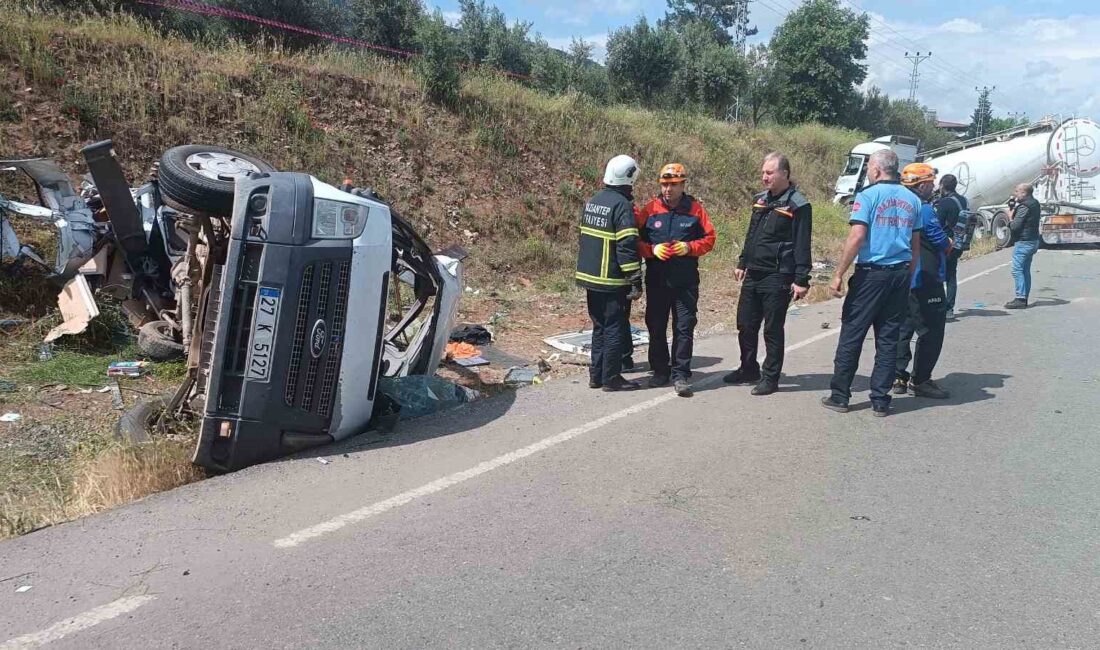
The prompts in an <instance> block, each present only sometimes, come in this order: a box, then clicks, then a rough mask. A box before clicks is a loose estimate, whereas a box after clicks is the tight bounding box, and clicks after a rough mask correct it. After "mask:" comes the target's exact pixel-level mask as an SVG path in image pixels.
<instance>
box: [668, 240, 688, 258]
mask: <svg viewBox="0 0 1100 650" xmlns="http://www.w3.org/2000/svg"><path fill="white" fill-rule="evenodd" d="M690 252H691V246H688V245H687V243H685V242H682V241H678V242H675V243H673V244H672V254H673V255H675V256H677V257H683V256H685V255H687V254H688V253H690Z"/></svg>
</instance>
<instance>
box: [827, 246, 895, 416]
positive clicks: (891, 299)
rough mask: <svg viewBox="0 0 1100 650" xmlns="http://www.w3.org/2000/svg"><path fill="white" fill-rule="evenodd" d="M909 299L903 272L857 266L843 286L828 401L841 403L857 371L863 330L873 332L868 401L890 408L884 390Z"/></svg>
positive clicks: (889, 382) (848, 394)
mask: <svg viewBox="0 0 1100 650" xmlns="http://www.w3.org/2000/svg"><path fill="white" fill-rule="evenodd" d="M908 300H909V267H908V265H901V266H899V267H890V268H881V267H880V268H867V267H857V268H856V272H855V273H854V274H853V275H852V278H851V279H850V280H849V281H848V296H847V297H846V298H845V299H844V307H843V308H842V310H841V317H840V322H841V325H840V340H839V341H838V342H837V345H836V357H835V358H834V359H833V379H832V382H830V384H829V386H830V388H831V389H832V393H833V401H835V402H839V403H840V404H847V403H848V400H850V399H851V398H852V380H854V379H855V376H856V369H857V368H858V367H859V356H860V353H861V352H863V341H864V340H865V339H866V338H867V330H869V329H871V328H874V330H875V369H874V370H873V371H872V372H871V402H872V404H874V405H876V406H888V405H889V404H890V388H891V387H892V386H893V384H894V374H895V372H896V367H897V363H898V339H899V337H900V336H901V326H902V323H903V322H904V321H905V316H906V306H907V304H908Z"/></svg>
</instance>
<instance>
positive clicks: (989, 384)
mask: <svg viewBox="0 0 1100 650" xmlns="http://www.w3.org/2000/svg"><path fill="white" fill-rule="evenodd" d="M1011 378H1012V375H1001V374H997V373H970V372H953V373H951V374H949V375H947V376H945V377H943V378H942V379H937V380H936V383H937V384H939V386H940V388H943V389H944V390H946V391H947V392H949V393H951V397H949V398H947V399H927V398H924V397H913V396H912V395H908V396H903V395H895V396H894V400H893V402H892V403H891V404H890V409H891V410H892V411H894V412H895V413H909V412H911V411H919V410H921V409H926V408H936V407H937V406H958V405H961V404H972V403H974V402H984V401H985V400H987V399H993V398H994V397H996V396H995V395H994V394H993V393H991V392H990V389H994V388H1004V385H1005V380H1007V379H1011Z"/></svg>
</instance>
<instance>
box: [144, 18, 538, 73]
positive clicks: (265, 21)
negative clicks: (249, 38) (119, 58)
mask: <svg viewBox="0 0 1100 650" xmlns="http://www.w3.org/2000/svg"><path fill="white" fill-rule="evenodd" d="M136 1H137V3H138V4H143V5H149V6H151V7H159V8H161V9H176V10H179V11H187V12H190V13H194V14H200V15H204V16H219V17H221V18H233V19H235V20H243V21H246V22H250V23H255V24H257V25H263V26H265V27H272V28H275V29H281V30H284V31H288V32H296V33H298V34H306V35H308V36H315V37H317V38H323V39H326V40H329V41H332V42H334V43H343V44H345V45H354V46H355V47H362V48H366V49H369V50H375V51H378V52H385V53H387V54H393V55H396V56H400V57H404V58H406V59H408V58H412V57H414V56H418V54H417V53H416V52H410V51H408V50H398V49H395V48H392V47H386V46H384V45H377V44H375V43H368V42H366V41H361V40H359V39H357V38H349V37H347V36H337V35H336V34H328V33H325V32H319V31H317V30H315V29H310V28H308V27H302V26H301V25H292V24H290V23H284V22H281V21H278V20H271V19H269V18H261V17H259V16H253V15H252V14H246V13H244V12H241V11H236V10H234V9H226V8H225V7H215V6H213V5H208V4H204V3H202V2H196V1H195V0H136ZM463 67H467V66H463ZM496 72H499V73H500V74H503V75H507V76H509V77H513V78H515V79H530V77H528V76H527V75H522V74H517V73H515V72H509V71H507V70H496Z"/></svg>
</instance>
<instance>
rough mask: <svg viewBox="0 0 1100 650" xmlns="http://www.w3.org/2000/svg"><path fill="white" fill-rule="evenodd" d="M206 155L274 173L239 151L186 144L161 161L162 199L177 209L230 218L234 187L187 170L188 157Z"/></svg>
mask: <svg viewBox="0 0 1100 650" xmlns="http://www.w3.org/2000/svg"><path fill="white" fill-rule="evenodd" d="M203 151H210V152H214V153H227V154H232V155H234V156H237V157H240V158H243V159H245V160H247V161H249V162H251V163H252V164H253V165H255V166H256V167H257V168H258V169H259V170H260V171H261V172H273V171H275V168H274V167H272V166H271V165H270V164H268V163H267V162H265V161H263V160H261V159H259V158H257V157H255V156H250V155H248V154H246V153H242V152H240V151H235V150H233V149H226V148H225V147H215V146H212V145H200V144H185V145H181V146H179V147H172V148H171V149H169V150H168V151H165V152H164V155H162V156H161V158H160V167H159V169H158V171H157V184H158V187H159V189H160V193H161V196H162V197H163V198H165V199H167V200H168V201H169V202H170V203H171V204H175V206H182V207H184V208H188V209H190V210H196V211H199V212H206V213H209V214H216V215H220V216H229V215H230V214H231V213H232V212H233V185H234V184H233V183H228V182H226V181H218V180H214V179H212V178H206V177H205V176H200V175H198V174H196V173H194V172H193V171H192V170H191V168H190V167H188V166H187V157H188V156H190V155H192V154H196V153H199V152H203Z"/></svg>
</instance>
